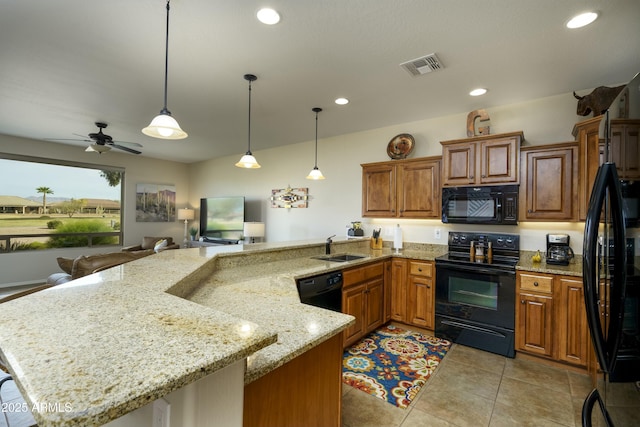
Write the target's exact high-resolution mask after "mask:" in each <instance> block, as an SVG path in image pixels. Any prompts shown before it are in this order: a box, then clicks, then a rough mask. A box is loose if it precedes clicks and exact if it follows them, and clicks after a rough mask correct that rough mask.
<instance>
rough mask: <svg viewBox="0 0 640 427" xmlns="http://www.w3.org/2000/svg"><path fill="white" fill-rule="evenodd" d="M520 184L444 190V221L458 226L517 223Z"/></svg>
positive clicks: (445, 188) (448, 188)
mask: <svg viewBox="0 0 640 427" xmlns="http://www.w3.org/2000/svg"><path fill="white" fill-rule="evenodd" d="M518 189H519V186H517V185H500V186H486V187H444V188H443V189H442V222H444V223H458V224H507V225H515V224H517V223H518Z"/></svg>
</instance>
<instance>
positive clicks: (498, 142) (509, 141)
mask: <svg viewBox="0 0 640 427" xmlns="http://www.w3.org/2000/svg"><path fill="white" fill-rule="evenodd" d="M519 149H520V141H519V138H517V137H515V136H514V137H509V138H499V139H492V140H488V141H481V142H480V183H481V184H495V183H513V182H518V158H519V157H518V153H519V151H520V150H519Z"/></svg>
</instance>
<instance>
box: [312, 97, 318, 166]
mask: <svg viewBox="0 0 640 427" xmlns="http://www.w3.org/2000/svg"><path fill="white" fill-rule="evenodd" d="M314 111H315V112H316V161H315V163H314V165H313V166H314V167H315V168H316V169H317V168H318V112H319V111H317V110H314Z"/></svg>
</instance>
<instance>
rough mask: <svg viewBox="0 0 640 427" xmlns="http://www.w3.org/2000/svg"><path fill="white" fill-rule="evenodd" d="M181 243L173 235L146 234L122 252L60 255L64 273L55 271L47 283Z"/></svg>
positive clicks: (78, 276)
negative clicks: (157, 235)
mask: <svg viewBox="0 0 640 427" xmlns="http://www.w3.org/2000/svg"><path fill="white" fill-rule="evenodd" d="M179 248H180V245H179V244H176V243H174V242H173V238H171V237H151V236H145V237H144V238H143V239H142V242H141V243H140V244H139V245H134V246H126V247H124V248H122V250H121V251H120V252H110V253H106V254H95V255H80V256H78V257H76V258H64V257H58V258H57V259H56V260H57V261H58V266H59V267H60V268H61V269H62V271H63V273H53V274H52V275H50V276H49V277H48V278H47V283H46V285H48V286H55V285H60V284H62V283H66V282H69V281H71V280H74V279H78V278H80V277H83V276H86V275H89V274H92V273H97V272H99V271H102V270H105V269H107V268H111V267H115V266H117V265H120V264H124V263H127V262H129V261H133V260H135V259H139V258H143V257H146V256H149V255H153V254H154V253H156V252H161V251H163V250H167V249H179Z"/></svg>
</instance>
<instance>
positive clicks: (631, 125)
mask: <svg viewBox="0 0 640 427" xmlns="http://www.w3.org/2000/svg"><path fill="white" fill-rule="evenodd" d="M639 131H640V120H628V119H613V120H611V147H610V150H611V161H612V162H614V163H615V164H616V167H617V169H618V176H619V177H620V179H628V180H638V179H640V147H639V146H638V144H639V143H640V140H639V139H638V133H639Z"/></svg>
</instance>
